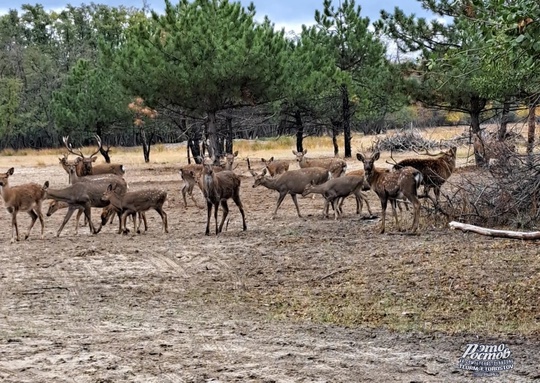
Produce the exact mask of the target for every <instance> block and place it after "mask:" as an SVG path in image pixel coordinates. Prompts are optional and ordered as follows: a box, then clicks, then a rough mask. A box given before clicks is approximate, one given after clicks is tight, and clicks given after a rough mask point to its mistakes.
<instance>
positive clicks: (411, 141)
mask: <svg viewBox="0 0 540 383" xmlns="http://www.w3.org/2000/svg"><path fill="white" fill-rule="evenodd" d="M438 147H439V142H437V141H433V140H427V139H425V138H424V137H422V135H421V134H420V133H419V132H418V131H416V130H412V129H411V130H407V131H404V132H400V133H396V134H393V135H391V136H387V137H385V138H383V139H378V140H377V141H376V142H375V145H374V149H375V150H377V151H394V152H404V151H411V150H428V149H433V148H438Z"/></svg>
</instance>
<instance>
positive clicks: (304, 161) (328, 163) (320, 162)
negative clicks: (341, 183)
mask: <svg viewBox="0 0 540 383" xmlns="http://www.w3.org/2000/svg"><path fill="white" fill-rule="evenodd" d="M292 152H293V154H294V155H295V156H296V161H298V164H299V165H300V168H302V169H304V168H311V167H319V168H324V169H327V170H328V171H330V173H331V174H332V178H338V177H341V176H342V175H344V174H345V171H346V170H347V163H346V162H345V161H343V160H342V159H339V158H319V159H308V158H306V154H307V149H304V150H303V151H301V152H297V151H296V150H293V151H292Z"/></svg>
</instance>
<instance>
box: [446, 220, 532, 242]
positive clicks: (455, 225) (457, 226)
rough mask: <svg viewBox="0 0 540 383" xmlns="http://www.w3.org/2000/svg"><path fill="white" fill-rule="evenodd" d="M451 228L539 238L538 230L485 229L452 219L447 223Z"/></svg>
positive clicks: (478, 232) (497, 234)
mask: <svg viewBox="0 0 540 383" xmlns="http://www.w3.org/2000/svg"><path fill="white" fill-rule="evenodd" d="M448 225H449V226H450V228H451V229H459V230H461V231H464V232H468V231H472V232H473V233H477V234H481V235H487V236H488V237H499V238H512V239H540V231H531V232H524V231H510V230H495V229H487V228H485V227H481V226H475V225H469V224H466V223H461V222H456V221H452V222H450V223H449V224H448Z"/></svg>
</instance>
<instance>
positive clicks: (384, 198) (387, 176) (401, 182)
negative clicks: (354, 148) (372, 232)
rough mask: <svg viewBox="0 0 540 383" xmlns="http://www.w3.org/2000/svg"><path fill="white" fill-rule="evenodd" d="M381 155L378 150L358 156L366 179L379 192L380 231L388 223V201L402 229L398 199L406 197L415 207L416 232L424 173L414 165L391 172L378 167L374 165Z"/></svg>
mask: <svg viewBox="0 0 540 383" xmlns="http://www.w3.org/2000/svg"><path fill="white" fill-rule="evenodd" d="M379 157H380V153H379V152H376V153H374V154H373V155H372V156H371V157H365V156H364V155H363V154H362V153H357V154H356V158H357V159H358V161H362V163H363V165H364V170H365V174H366V180H367V182H368V183H369V186H370V187H371V189H372V190H373V191H374V192H375V193H377V195H378V196H379V199H380V201H381V208H382V221H381V229H380V233H381V234H383V233H384V231H385V224H386V207H387V205H388V201H390V205H391V207H392V213H393V215H394V219H395V221H396V226H397V227H398V230H401V228H400V225H399V221H398V217H397V212H396V204H397V199H398V198H402V197H405V198H406V199H407V200H409V201H410V202H411V203H412V205H413V209H414V218H413V223H412V226H411V232H413V233H414V232H416V230H417V229H418V221H419V218H420V200H419V199H418V196H417V189H418V187H419V186H420V184H421V182H422V178H423V177H422V173H421V172H420V171H419V170H417V169H415V168H412V167H409V166H407V167H403V168H402V169H400V170H396V171H394V172H389V171H386V170H383V169H377V168H376V167H375V165H374V163H375V161H377V160H378V159H379Z"/></svg>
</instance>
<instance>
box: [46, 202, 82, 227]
mask: <svg viewBox="0 0 540 383" xmlns="http://www.w3.org/2000/svg"><path fill="white" fill-rule="evenodd" d="M66 208H69V204H68V203H67V202H63V201H56V200H54V199H53V200H52V201H51V202H49V208H48V209H47V217H50V216H51V215H53V214H54V213H56V212H57V211H58V210H61V209H66ZM83 213H84V208H83V207H82V206H81V207H80V208H79V209H78V211H77V216H76V217H75V234H76V235H77V234H79V219H80V218H81V215H82V214H83Z"/></svg>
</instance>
